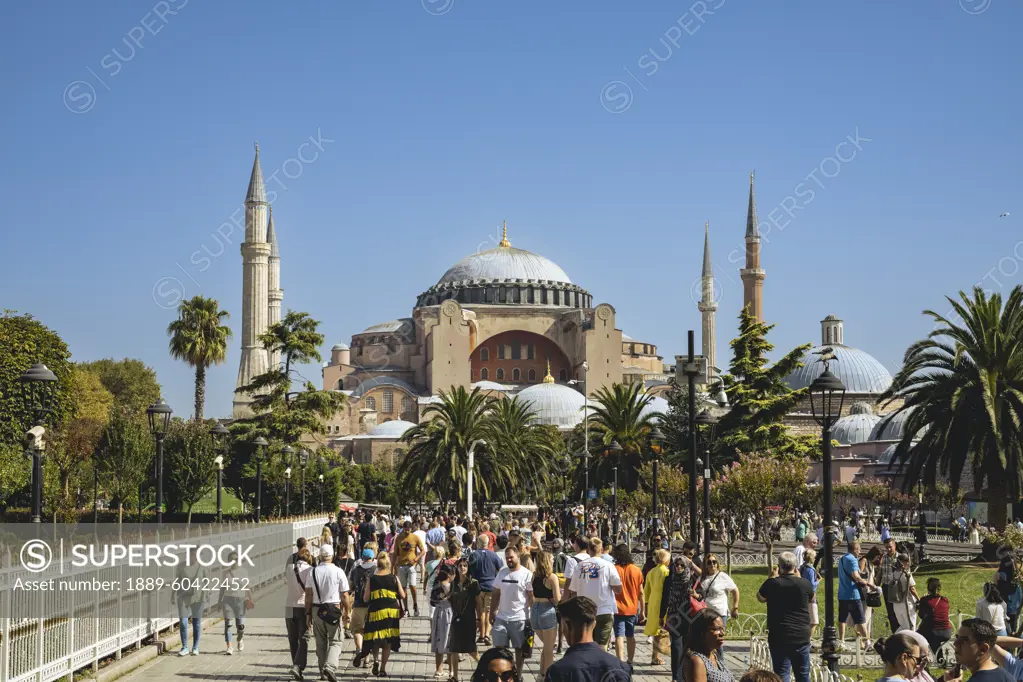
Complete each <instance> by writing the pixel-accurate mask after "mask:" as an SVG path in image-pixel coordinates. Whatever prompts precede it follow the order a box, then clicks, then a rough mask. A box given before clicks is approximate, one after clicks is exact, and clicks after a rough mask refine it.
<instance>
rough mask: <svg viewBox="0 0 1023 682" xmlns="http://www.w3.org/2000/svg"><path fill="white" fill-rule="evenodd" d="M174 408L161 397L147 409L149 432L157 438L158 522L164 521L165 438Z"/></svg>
mask: <svg viewBox="0 0 1023 682" xmlns="http://www.w3.org/2000/svg"><path fill="white" fill-rule="evenodd" d="M173 413H174V410H172V409H171V406H170V405H168V404H167V402H166V401H165V400H164V399H163V398H160V399H159V400H158V401H156V402H155V403H153V404H152V405H150V406H149V407H148V408H147V409H146V416H147V417H149V433H151V434H153V438H155V439H156V523H157V525H159V524H161V523H163V438H164V436H166V435H167V429H168V428H170V419H171V414H173Z"/></svg>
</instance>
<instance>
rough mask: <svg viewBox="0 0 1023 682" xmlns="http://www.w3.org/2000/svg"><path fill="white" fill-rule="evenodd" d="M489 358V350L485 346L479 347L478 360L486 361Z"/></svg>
mask: <svg viewBox="0 0 1023 682" xmlns="http://www.w3.org/2000/svg"><path fill="white" fill-rule="evenodd" d="M489 359H490V350H489V349H487V348H480V360H482V361H483V362H486V361H487V360H489Z"/></svg>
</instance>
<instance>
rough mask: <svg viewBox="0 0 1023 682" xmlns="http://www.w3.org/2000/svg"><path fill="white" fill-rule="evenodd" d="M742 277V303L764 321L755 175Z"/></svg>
mask: <svg viewBox="0 0 1023 682" xmlns="http://www.w3.org/2000/svg"><path fill="white" fill-rule="evenodd" d="M739 273H740V275H741V276H742V303H743V307H745V308H749V311H750V314H751V315H753V317H754V318H755V319H756V320H758V321H759V322H763V321H764V277H765V273H764V271H763V270H762V269H761V268H760V229H759V227H758V226H757V202H756V200H755V199H754V198H753V173H750V174H749V208H747V209H746V267H745V268H743V269H742V270H740V271H739Z"/></svg>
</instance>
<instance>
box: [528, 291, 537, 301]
mask: <svg viewBox="0 0 1023 682" xmlns="http://www.w3.org/2000/svg"><path fill="white" fill-rule="evenodd" d="M526 298H527V299H528V301H529V302H530V303H536V300H535V299H536V295H535V294H534V293H533V290H532V289H530V290H529V293H528V294H526Z"/></svg>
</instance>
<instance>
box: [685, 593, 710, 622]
mask: <svg viewBox="0 0 1023 682" xmlns="http://www.w3.org/2000/svg"><path fill="white" fill-rule="evenodd" d="M705 608H707V602H705V601H703V600H702V599H697V598H696V597H694V596H693V595H689V616H690V617H692V616H695V615H696V614H698V613H699V612H700V611H703V610H704V609H705Z"/></svg>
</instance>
